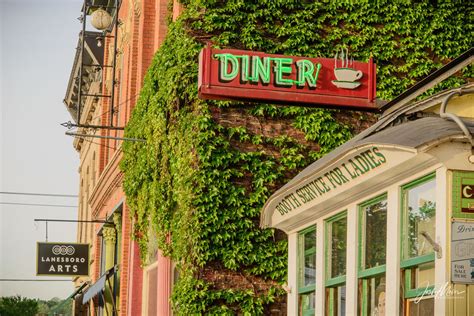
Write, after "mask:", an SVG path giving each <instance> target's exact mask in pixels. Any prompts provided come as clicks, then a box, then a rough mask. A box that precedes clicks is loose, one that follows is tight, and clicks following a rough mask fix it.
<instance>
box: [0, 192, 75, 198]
mask: <svg viewBox="0 0 474 316" xmlns="http://www.w3.org/2000/svg"><path fill="white" fill-rule="evenodd" d="M0 194H12V195H13V194H14V195H34V196H59V197H77V195H74V194H55V193H31V192H0Z"/></svg>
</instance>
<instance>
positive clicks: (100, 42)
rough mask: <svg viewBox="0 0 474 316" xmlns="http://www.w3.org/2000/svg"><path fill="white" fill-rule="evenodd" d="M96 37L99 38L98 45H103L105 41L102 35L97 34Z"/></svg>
mask: <svg viewBox="0 0 474 316" xmlns="http://www.w3.org/2000/svg"><path fill="white" fill-rule="evenodd" d="M95 39H96V40H97V47H102V44H103V42H104V39H103V38H102V36H97V37H96V38H95Z"/></svg>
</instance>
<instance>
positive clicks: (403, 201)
mask: <svg viewBox="0 0 474 316" xmlns="http://www.w3.org/2000/svg"><path fill="white" fill-rule="evenodd" d="M431 181H434V182H435V187H436V173H434V172H433V173H430V174H427V175H425V176H423V177H420V178H418V179H416V180H414V181H412V182H410V183H408V184H405V185H403V186H401V188H400V214H401V225H400V230H401V231H400V258H401V262H400V268H401V270H402V280H403V282H404V289H402V290H403V294H404V298H406V299H410V298H415V297H418V296H420V295H422V294H423V293H429V292H432V291H433V290H434V285H431V286H425V287H420V288H413V285H414V284H415V282H416V269H418V268H420V267H427V266H428V267H430V265H432V266H433V267H432V268H433V269H434V260H435V253H434V250H433V251H431V252H430V253H428V254H424V255H419V256H409V255H407V254H408V251H409V249H408V247H409V241H408V236H409V232H408V229H409V227H408V226H409V224H408V193H409V191H410V190H411V189H414V188H417V187H419V186H421V185H424V184H426V183H429V182H431ZM435 212H436V204H435ZM435 216H436V213H435ZM433 238H434V236H433Z"/></svg>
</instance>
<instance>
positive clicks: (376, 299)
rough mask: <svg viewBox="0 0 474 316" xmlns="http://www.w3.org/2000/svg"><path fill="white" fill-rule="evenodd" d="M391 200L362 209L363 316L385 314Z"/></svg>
mask: <svg viewBox="0 0 474 316" xmlns="http://www.w3.org/2000/svg"><path fill="white" fill-rule="evenodd" d="M386 248H387V197H386V195H385V194H384V195H382V196H379V197H376V198H374V199H372V200H369V201H367V202H364V203H362V204H361V205H360V206H359V272H358V276H359V295H358V297H359V305H358V309H359V315H364V316H366V315H371V316H372V315H374V316H382V315H385V262H386Z"/></svg>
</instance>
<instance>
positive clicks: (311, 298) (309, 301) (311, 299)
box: [298, 291, 316, 316]
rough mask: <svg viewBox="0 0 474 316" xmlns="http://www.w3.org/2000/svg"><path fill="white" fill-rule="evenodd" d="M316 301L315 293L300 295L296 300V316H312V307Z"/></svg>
mask: <svg viewBox="0 0 474 316" xmlns="http://www.w3.org/2000/svg"><path fill="white" fill-rule="evenodd" d="M315 301H316V295H315V292H314V291H313V292H310V293H307V294H301V295H299V298H298V306H299V307H298V310H299V311H298V315H303V316H305V315H314V307H315V306H316V305H315Z"/></svg>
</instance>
